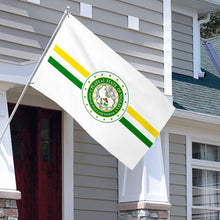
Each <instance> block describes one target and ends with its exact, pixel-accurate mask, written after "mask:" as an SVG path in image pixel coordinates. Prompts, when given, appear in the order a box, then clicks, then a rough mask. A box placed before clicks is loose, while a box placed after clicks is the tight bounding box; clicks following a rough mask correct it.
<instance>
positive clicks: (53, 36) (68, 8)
mask: <svg viewBox="0 0 220 220" xmlns="http://www.w3.org/2000/svg"><path fill="white" fill-rule="evenodd" d="M69 10H70V7H69V6H67V8H66V10H65V11H64V14H63V16H62V18H61V19H60V21H59V23H58V25H57V27H56V29H55V31H54V33H53V35H52V37H51V38H50V40H49V42H48V44H47V46H46V48H45V50H44V52H43V53H42V55H41V57H40V59H39V61H38V63H37V65H36V66H35V68H34V70H33V72H32V74H31V76H30V77H29V79H28V81H27V83H26V85H25V87H24V89H23V91H22V93H21V95H20V97H19V99H18V101H17V103H16V105H15V107H14V109H13V111H12V113H11V115H10V117H9V119H8V121H7V123H6V124H5V127H4V129H3V130H2V133H1V136H0V142H2V139H3V137H4V135H5V132H6V130H7V128H8V126H9V124H10V123H11V120H12V119H13V117H14V115H15V112H16V111H17V109H18V106H19V105H20V103H21V100H22V99H23V97H24V95H25V93H26V91H27V89H28V86H29V85H30V84H31V80H32V79H33V77H34V75H35V73H36V71H37V69H38V67H39V65H40V63H41V62H42V60H43V58H44V56H45V54H46V53H47V51H48V49H49V47H50V45H51V43H52V41H53V40H54V38H55V36H56V34H57V32H58V31H59V29H60V27H61V25H62V23H63V21H64V20H65V18H66V16H67V15H68V17H69Z"/></svg>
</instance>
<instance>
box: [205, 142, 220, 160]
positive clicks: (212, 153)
mask: <svg viewBox="0 0 220 220" xmlns="http://www.w3.org/2000/svg"><path fill="white" fill-rule="evenodd" d="M206 149H207V160H210V161H220V160H219V152H220V147H218V146H214V145H206Z"/></svg>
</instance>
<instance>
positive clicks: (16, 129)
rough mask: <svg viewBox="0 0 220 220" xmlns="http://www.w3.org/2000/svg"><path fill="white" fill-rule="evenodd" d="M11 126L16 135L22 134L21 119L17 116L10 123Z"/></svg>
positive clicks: (12, 132) (13, 133)
mask: <svg viewBox="0 0 220 220" xmlns="http://www.w3.org/2000/svg"><path fill="white" fill-rule="evenodd" d="M10 127H11V134H12V135H14V136H20V135H21V121H20V120H19V119H17V118H13V120H12V121H11V124H10Z"/></svg>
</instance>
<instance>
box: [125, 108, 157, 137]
mask: <svg viewBox="0 0 220 220" xmlns="http://www.w3.org/2000/svg"><path fill="white" fill-rule="evenodd" d="M127 112H128V113H129V114H130V115H131V116H132V117H133V118H134V119H135V120H136V121H138V122H139V123H140V124H141V125H142V126H143V127H144V128H145V129H147V130H148V131H149V132H150V133H151V134H152V135H153V136H154V137H155V138H157V136H158V135H159V132H158V131H157V130H156V129H155V128H153V127H152V126H151V125H150V124H149V123H148V122H147V121H146V120H145V119H144V118H143V117H142V116H141V115H139V114H138V113H137V112H136V111H135V110H134V109H133V108H132V107H131V106H128V109H127Z"/></svg>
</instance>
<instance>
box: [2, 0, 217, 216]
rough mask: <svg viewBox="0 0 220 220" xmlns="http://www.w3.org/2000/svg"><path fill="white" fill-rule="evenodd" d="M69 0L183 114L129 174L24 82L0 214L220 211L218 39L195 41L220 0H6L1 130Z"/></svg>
mask: <svg viewBox="0 0 220 220" xmlns="http://www.w3.org/2000/svg"><path fill="white" fill-rule="evenodd" d="M67 5H69V6H70V12H71V14H73V15H74V16H75V17H76V18H77V19H79V20H80V21H81V22H82V23H83V24H84V25H85V26H86V27H88V28H89V29H90V30H91V31H92V32H94V33H95V34H96V35H97V36H98V37H99V38H101V39H102V40H103V41H104V42H105V43H106V44H108V45H109V46H110V47H111V48H112V49H113V50H115V51H116V52H117V53H118V54H119V55H121V56H122V57H123V58H124V59H125V60H126V61H128V62H129V63H131V64H132V65H133V66H134V67H135V68H136V69H137V70H139V71H140V72H141V73H142V74H143V75H144V76H146V77H147V78H149V79H150V80H151V81H152V82H153V83H154V84H155V85H156V86H157V87H158V89H159V90H160V91H161V92H163V93H164V94H165V95H166V96H167V98H168V99H169V100H170V101H171V102H172V101H173V103H174V105H175V107H176V111H175V113H174V115H173V116H172V118H171V119H170V121H169V122H168V123H167V125H166V127H165V128H164V129H163V131H162V132H161V135H160V137H159V138H158V140H157V142H156V143H155V146H154V147H152V148H151V150H149V151H148V153H147V154H146V156H145V157H144V158H143V159H142V161H141V162H140V163H139V164H138V165H137V167H136V168H135V169H134V170H133V171H131V170H129V169H128V168H126V167H125V166H124V165H123V164H121V163H120V162H118V161H117V160H116V158H114V157H113V156H112V155H110V154H109V153H108V152H107V151H106V150H105V149H104V148H103V147H102V146H100V145H99V144H98V143H97V142H96V141H95V140H93V139H92V138H91V137H90V136H89V135H88V134H87V133H86V132H85V131H84V130H83V128H82V127H80V125H79V124H78V123H77V122H76V121H74V120H73V119H72V118H71V117H70V116H69V115H68V114H67V113H66V112H65V111H64V110H62V109H61V108H60V107H59V106H58V105H57V104H56V103H54V102H52V101H51V100H49V99H48V98H46V97H45V96H43V95H42V94H40V93H38V92H37V91H35V90H33V89H31V88H28V90H27V92H26V94H25V96H24V97H23V99H22V103H21V105H20V107H19V109H18V111H17V112H16V114H15V116H14V118H13V120H12V123H11V126H10V129H9V128H8V129H7V131H6V133H5V135H4V137H3V140H2V144H1V145H0V219H1V218H3V219H17V216H18V212H19V217H18V219H22V220H27V219H33V220H35V219H36V220H37V219H41V220H44V219H57V220H60V219H63V220H70V219H71V220H72V219H75V220H80V219H85V220H87V219H90V220H91V219H92V220H93V219H94V220H96V219H106V220H116V219H121V220H124V219H172V220H177V219H178V220H179V219H187V220H189V219H218V218H219V217H218V216H219V205H218V203H219V202H218V185H219V184H218V180H219V177H218V176H219V171H220V169H219V160H220V159H219V147H220V104H219V103H220V102H219V99H220V98H219V96H220V94H219V93H220V92H219V91H220V90H219V89H220V83H219V76H220V75H219V73H218V56H217V55H216V54H218V53H219V50H218V38H216V39H210V40H207V41H206V40H202V47H201V49H200V32H199V25H200V24H201V23H203V22H207V21H208V18H209V13H211V12H215V11H219V10H220V2H218V1H214V0H185V1H181V0H172V1H171V0H147V1H139V0H137V1H132V0H108V1H107V0H106V1H98V0H84V1H81V0H62V1H61V0H54V1H52V0H8V1H4V0H0V11H1V13H0V105H1V108H0V111H1V113H0V120H1V123H0V128H1V130H2V129H3V127H4V124H5V123H6V122H7V119H8V117H9V113H11V112H12V109H13V107H14V105H15V103H16V102H17V100H18V97H19V95H20V94H21V91H22V89H23V87H24V85H25V83H26V82H27V79H28V77H29V76H30V74H31V73H32V71H33V69H34V67H35V65H36V62H37V61H38V60H39V58H40V55H41V54H42V52H43V50H44V48H45V47H46V45H47V43H48V41H49V39H50V37H51V35H52V33H53V31H54V30H55V27H56V25H57V24H58V22H59V20H60V18H61V16H62V14H63V11H64V10H65V9H66V6H67ZM203 44H204V45H203ZM207 44H208V45H207ZM211 46H212V47H211ZM200 51H201V54H202V56H201V58H200ZM215 52H216V54H215ZM213 63H214V64H213ZM8 112H9V113H8ZM12 149H13V153H12ZM20 198H21V199H20ZM15 201H17V206H16V202H15ZM17 208H18V209H17Z"/></svg>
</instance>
